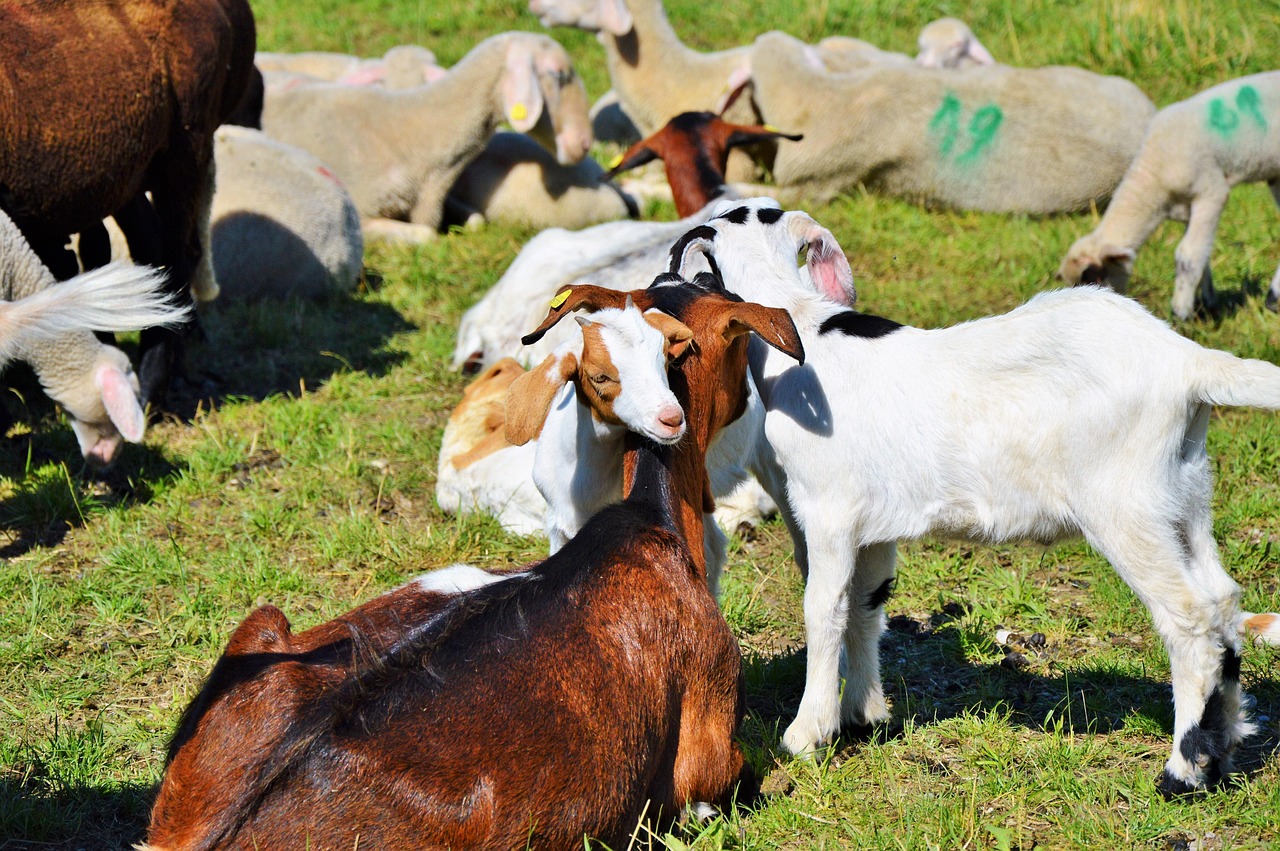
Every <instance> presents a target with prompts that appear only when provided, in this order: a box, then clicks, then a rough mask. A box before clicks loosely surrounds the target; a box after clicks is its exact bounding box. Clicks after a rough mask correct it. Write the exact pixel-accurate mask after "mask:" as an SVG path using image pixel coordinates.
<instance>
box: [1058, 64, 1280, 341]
mask: <svg viewBox="0 0 1280 851" xmlns="http://www.w3.org/2000/svg"><path fill="white" fill-rule="evenodd" d="M1259 181H1266V182H1267V185H1268V186H1269V187H1270V189H1271V194H1272V197H1274V198H1275V200H1276V203H1277V204H1278V205H1280V71H1272V72H1269V73H1266V74H1254V75H1253V76H1250V77H1242V78H1240V79H1238V80H1232V81H1230V82H1227V83H1222V84H1220V85H1217V86H1214V87H1212V88H1210V89H1206V90H1205V91H1203V92H1200V93H1199V94H1197V95H1195V96H1193V97H1190V98H1187V99H1186V100H1184V101H1179V102H1178V103H1175V104H1171V105H1170V106H1166V107H1165V108H1164V109H1162V110H1160V112H1158V113H1157V114H1156V117H1155V118H1153V119H1152V120H1151V125H1150V127H1149V128H1148V130H1147V136H1146V138H1145V139H1143V141H1142V148H1141V149H1140V150H1139V152H1138V155H1137V157H1135V158H1134V160H1133V164H1132V165H1130V166H1129V170H1128V171H1127V172H1126V173H1125V176H1124V180H1123V181H1122V182H1121V183H1120V187H1119V188H1118V189H1116V193H1115V197H1114V198H1112V199H1111V204H1110V205H1108V207H1107V211H1106V213H1104V214H1103V216H1102V221H1101V222H1099V223H1098V227H1097V228H1096V229H1095V230H1094V231H1093V232H1092V233H1090V234H1088V235H1086V236H1082V237H1080V239H1078V240H1076V242H1075V244H1073V245H1072V246H1071V248H1070V249H1069V250H1068V251H1067V255H1066V257H1064V258H1063V260H1062V266H1061V268H1060V269H1059V271H1058V274H1059V276H1060V277H1061V278H1062V279H1063V280H1065V281H1066V282H1067V283H1071V284H1078V283H1085V284H1106V285H1107V286H1109V287H1112V288H1113V289H1115V290H1117V291H1119V292H1125V291H1126V290H1127V289H1128V285H1129V275H1130V274H1131V273H1132V272H1133V259H1134V257H1135V256H1136V255H1137V252H1138V249H1139V248H1141V247H1142V245H1143V243H1145V242H1146V241H1147V239H1148V237H1150V236H1151V233H1152V232H1153V231H1154V230H1155V229H1156V227H1158V226H1159V225H1160V223H1161V222H1163V221H1165V220H1166V219H1170V218H1172V219H1177V220H1179V221H1185V222H1187V232H1186V234H1185V235H1184V236H1183V237H1182V241H1181V242H1179V243H1178V248H1177V251H1176V257H1177V271H1176V275H1175V277H1174V284H1173V313H1174V315H1175V316H1177V317H1178V318H1179V319H1189V318H1191V314H1192V311H1193V310H1194V307H1195V300H1196V288H1197V286H1198V287H1199V290H1200V296H1201V300H1202V301H1203V303H1204V304H1205V305H1206V306H1212V305H1213V303H1214V291H1213V275H1212V274H1211V273H1210V271H1209V255H1210V253H1211V252H1212V251H1213V238H1214V234H1215V233H1216V232H1217V229H1218V219H1219V218H1220V217H1221V216H1222V210H1223V208H1224V207H1225V206H1226V203H1227V196H1228V195H1229V194H1230V192H1231V187H1233V186H1235V185H1236V184H1238V183H1254V182H1259ZM1278 300H1280V269H1277V270H1276V274H1275V277H1273V278H1272V279H1271V287H1270V289H1269V290H1268V291H1267V307H1268V308H1270V309H1272V310H1275V309H1276V305H1277V301H1278Z"/></svg>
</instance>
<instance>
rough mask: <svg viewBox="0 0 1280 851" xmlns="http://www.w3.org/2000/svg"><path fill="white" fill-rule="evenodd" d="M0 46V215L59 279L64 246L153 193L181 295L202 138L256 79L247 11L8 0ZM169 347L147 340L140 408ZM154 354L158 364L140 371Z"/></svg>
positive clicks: (235, 2) (227, 1)
mask: <svg viewBox="0 0 1280 851" xmlns="http://www.w3.org/2000/svg"><path fill="white" fill-rule="evenodd" d="M0 44H3V45H4V50H5V56H6V57H7V58H9V59H10V60H12V61H6V62H4V63H3V65H0V208H3V209H4V211H5V212H6V213H8V214H9V216H10V217H11V218H12V219H13V220H14V222H15V223H16V224H17V225H18V227H19V228H20V229H21V230H22V231H23V233H24V234H25V235H26V236H27V238H28V240H29V241H30V242H31V244H32V247H33V248H35V250H36V252H37V253H38V254H40V256H41V258H42V259H43V260H44V261H45V263H46V265H48V266H49V267H50V268H51V269H53V270H54V271H55V274H57V273H58V272H60V271H61V272H64V273H65V272H66V271H67V270H68V268H69V267H68V265H67V263H68V261H67V256H66V255H65V253H64V251H63V248H62V246H63V244H64V243H65V240H66V237H67V236H68V235H69V234H71V233H77V232H79V231H84V230H92V229H94V228H97V227H99V226H100V222H101V220H102V219H103V218H104V217H106V216H110V215H113V214H115V213H117V212H119V211H120V210H122V209H123V208H124V207H125V206H126V205H127V204H129V203H130V202H131V201H133V200H134V199H136V198H137V197H139V196H140V195H141V193H143V192H151V193H152V200H153V202H154V204H155V206H156V210H157V212H158V213H159V221H160V229H161V234H160V236H161V244H162V257H160V258H159V260H160V261H161V262H163V263H164V264H166V265H168V266H169V267H170V277H171V280H170V285H171V287H172V288H173V289H174V290H175V291H180V292H182V293H183V294H184V295H185V294H186V293H187V287H188V283H189V280H190V277H191V274H192V272H193V270H194V269H195V267H196V264H197V263H198V261H199V259H200V256H201V248H200V234H199V220H200V215H201V209H200V208H201V206H202V205H206V206H207V204H208V203H209V201H211V199H212V184H211V182H210V177H211V174H210V164H211V163H212V160H213V131H214V130H215V129H216V128H217V126H218V125H219V124H220V123H221V122H222V120H223V119H224V118H225V117H226V116H228V115H229V114H230V113H231V112H232V110H233V109H234V108H235V106H236V105H237V103H238V102H239V101H240V98H241V96H242V94H243V93H244V90H245V88H246V86H247V84H248V81H249V77H250V74H251V72H252V68H253V53H254V46H255V41H254V26H253V16H252V13H251V12H250V10H249V5H248V3H247V2H246V0H75V2H71V0H11V2H6V3H4V4H0ZM205 213H206V214H207V209H206V210H205ZM59 277H66V274H60V275H59ZM157 335H158V336H157ZM171 335H172V332H156V334H151V335H144V338H143V346H142V348H143V349H144V365H143V367H144V368H143V370H142V376H141V378H142V381H143V385H144V387H143V390H144V395H147V396H149V395H150V394H151V393H153V392H161V393H162V391H163V388H164V385H165V384H166V383H167V380H168V366H169V360H170V359H171V358H172V357H173V356H174V352H173V351H172V350H171V349H172V347H173V346H175V345H176V339H175V338H173V337H172V336H171ZM153 344H154V345H162V346H164V351H163V352H161V353H160V354H159V361H154V359H153V361H154V362H153V363H151V364H148V363H147V362H146V361H145V357H146V350H148V349H150V348H151V346H152V345H153ZM161 362H162V363H161Z"/></svg>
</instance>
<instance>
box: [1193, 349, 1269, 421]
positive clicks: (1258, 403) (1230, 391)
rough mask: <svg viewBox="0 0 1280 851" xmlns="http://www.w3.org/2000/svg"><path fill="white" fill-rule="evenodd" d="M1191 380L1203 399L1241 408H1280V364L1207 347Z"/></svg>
mask: <svg viewBox="0 0 1280 851" xmlns="http://www.w3.org/2000/svg"><path fill="white" fill-rule="evenodd" d="M1196 370H1197V372H1198V373H1199V374H1198V375H1195V376H1193V377H1192V379H1191V384H1192V387H1193V392H1194V393H1195V394H1196V395H1197V396H1198V397H1199V398H1200V400H1201V401H1204V402H1209V403H1211V404H1214V405H1227V406H1231V407H1238V408H1267V409H1271V410H1278V409H1280V366H1276V365H1275V364H1273V363H1268V362H1267V361H1263V360H1253V359H1244V358H1238V357H1236V356H1235V355H1232V354H1228V353H1227V352H1220V351H1216V350H1213V349H1206V350H1204V351H1202V352H1200V357H1199V358H1197V360H1196Z"/></svg>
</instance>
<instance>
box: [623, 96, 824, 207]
mask: <svg viewBox="0 0 1280 851" xmlns="http://www.w3.org/2000/svg"><path fill="white" fill-rule="evenodd" d="M802 138H804V137H802V136H796V135H792V134H789V133H783V132H782V131H781V130H778V129H777V128H774V127H763V126H757V125H749V126H748V125H742V124H730V123H729V122H727V121H725V120H724V119H722V118H720V116H718V115H716V114H715V113H711V112H682V113H680V114H679V115H677V116H676V117H675V118H673V119H671V120H670V121H668V122H667V123H666V124H665V125H663V127H662V129H661V130H659V131H658V132H657V133H654V134H653V135H652V136H650V137H648V138H647V139H643V140H641V141H639V142H637V143H635V144H634V145H632V146H631V147H630V148H628V149H627V150H626V152H624V153H623V154H622V156H621V157H620V158H619V159H618V161H617V163H616V164H615V165H614V166H613V168H611V169H609V172H608V173H607V174H606V175H604V177H606V178H613V177H617V176H618V175H619V174H621V173H622V172H624V171H628V170H630V169H633V168H637V167H639V166H642V165H644V164H645V163H647V162H652V161H653V160H654V159H660V160H662V163H663V166H664V168H665V169H666V175H667V183H668V184H670V186H671V194H672V197H673V199H674V200H675V204H676V212H677V213H678V214H679V215H680V217H681V218H686V217H688V216H692V215H693V214H694V213H696V212H698V211H699V210H701V209H702V208H703V207H705V206H707V204H709V203H710V202H711V201H713V200H714V199H715V198H717V197H719V196H720V195H721V194H722V193H723V192H724V190H725V177H724V175H725V167H726V166H727V165H728V161H729V151H730V150H731V149H733V148H735V147H738V146H740V145H753V144H756V143H759V142H765V141H776V140H778V139H790V140H791V141H793V142H799V141H800V140H801V139H802Z"/></svg>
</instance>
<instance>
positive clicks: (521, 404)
mask: <svg viewBox="0 0 1280 851" xmlns="http://www.w3.org/2000/svg"><path fill="white" fill-rule="evenodd" d="M577 374H578V357H577V355H575V354H574V353H573V352H566V353H564V354H553V355H549V356H548V357H547V359H546V360H544V361H543V362H542V363H540V364H538V365H537V366H536V367H534V368H533V369H531V370H529V371H528V372H526V373H525V374H524V375H522V376H520V377H519V378H517V379H516V380H515V381H513V382H511V388H510V389H509V390H507V404H506V420H505V422H504V425H503V428H504V429H505V431H506V437H507V442H508V443H510V444H512V445H513V446H523V445H525V444H526V443H528V442H529V441H531V440H533V439H535V438H536V437H537V436H538V433H539V432H541V431H542V424H543V423H545V422H546V421H547V413H548V412H549V411H550V410H551V403H552V402H553V401H555V398H556V394H557V393H559V392H560V388H561V387H563V386H564V385H565V383H566V382H568V381H570V380H572V379H573V377H574V376H575V375H577Z"/></svg>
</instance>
